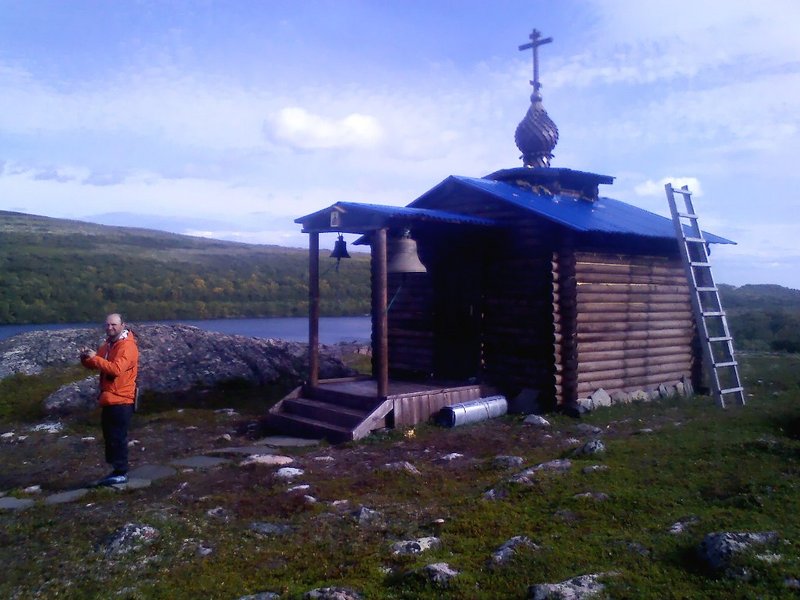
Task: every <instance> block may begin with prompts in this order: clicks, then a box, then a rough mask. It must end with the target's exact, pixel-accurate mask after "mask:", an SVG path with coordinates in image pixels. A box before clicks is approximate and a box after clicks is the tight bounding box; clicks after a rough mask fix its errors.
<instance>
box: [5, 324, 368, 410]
mask: <svg viewBox="0 0 800 600" xmlns="http://www.w3.org/2000/svg"><path fill="white" fill-rule="evenodd" d="M133 329H134V332H135V333H136V336H137V341H138V344H139V353H140V358H139V381H138V382H139V387H140V389H141V390H142V391H153V392H161V393H174V392H186V391H189V390H191V389H194V388H204V387H205V388H207V387H213V386H216V385H219V384H221V383H224V382H227V381H244V382H247V383H251V384H255V385H267V384H286V385H294V384H299V382H300V381H302V379H303V377H304V373H305V371H306V370H307V365H308V345H307V344H304V343H300V342H286V341H282V340H275V339H263V338H252V337H245V336H240V335H228V334H224V333H217V332H212V331H203V330H202V329H199V328H198V327H192V326H189V325H180V324H178V325H163V324H155V325H142V326H139V327H136V326H134V327H133ZM101 341H102V336H100V335H99V332H98V331H97V330H95V329H62V330H57V331H30V332H27V333H22V334H19V335H15V336H13V337H10V338H8V339H5V340H0V379H2V378H3V377H7V376H9V375H13V374H15V373H22V374H25V375H35V374H38V373H41V372H42V371H43V370H44V369H45V368H47V367H64V366H68V365H75V364H77V363H78V353H79V349H80V348H81V347H84V346H89V347H93V348H96V347H97V346H99V344H100V343H101ZM337 354H338V350H337V348H336V347H333V346H322V347H321V352H320V378H323V379H327V378H334V377H343V376H348V375H353V374H354V372H353V371H352V370H351V369H349V368H347V367H345V366H344V364H343V363H342V362H341V360H340V359H338V358H336V355H337ZM97 380H98V377H97V373H96V372H91V371H88V370H87V377H86V378H85V379H82V380H80V381H77V382H74V383H70V384H67V385H65V386H63V387H61V388H60V389H59V390H57V391H56V392H55V393H53V394H52V395H51V396H50V397H48V398H47V399H46V400H45V410H46V411H47V412H48V413H51V414H63V413H69V412H75V411H80V410H87V409H92V408H94V407H95V405H96V399H97V393H98V389H97Z"/></svg>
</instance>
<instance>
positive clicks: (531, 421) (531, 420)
mask: <svg viewBox="0 0 800 600" xmlns="http://www.w3.org/2000/svg"><path fill="white" fill-rule="evenodd" d="M523 423H524V424H525V425H533V426H534V427H550V421H548V420H547V419H545V418H544V417H542V416H540V415H528V416H527V417H525V420H524V421H523Z"/></svg>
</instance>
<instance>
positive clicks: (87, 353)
mask: <svg viewBox="0 0 800 600" xmlns="http://www.w3.org/2000/svg"><path fill="white" fill-rule="evenodd" d="M96 354H97V352H95V351H94V350H92V349H91V348H81V360H85V359H87V358H93V357H94V356H95V355H96Z"/></svg>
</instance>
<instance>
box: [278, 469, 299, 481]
mask: <svg viewBox="0 0 800 600" xmlns="http://www.w3.org/2000/svg"><path fill="white" fill-rule="evenodd" d="M303 473H305V471H303V469H296V468H294V467H281V468H280V469H278V470H277V471H275V477H277V478H278V479H292V478H294V477H299V476H300V475H302V474H303Z"/></svg>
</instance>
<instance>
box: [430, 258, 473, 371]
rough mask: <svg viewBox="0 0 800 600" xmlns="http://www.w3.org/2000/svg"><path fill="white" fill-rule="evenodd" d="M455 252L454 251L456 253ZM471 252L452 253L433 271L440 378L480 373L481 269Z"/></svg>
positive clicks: (436, 367)
mask: <svg viewBox="0 0 800 600" xmlns="http://www.w3.org/2000/svg"><path fill="white" fill-rule="evenodd" d="M454 254H455V255H454ZM478 264H479V263H477V262H475V261H473V260H471V259H470V257H469V253H468V252H462V253H451V254H450V260H448V261H442V262H441V263H439V264H438V265H437V267H438V268H437V269H436V272H435V273H434V306H435V308H434V311H435V312H434V332H435V345H434V369H435V376H436V377H437V378H441V379H452V380H459V381H466V380H469V379H471V378H476V379H479V378H480V374H481V316H482V302H481V298H482V293H481V269H480V267H478V266H476V265H478Z"/></svg>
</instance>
